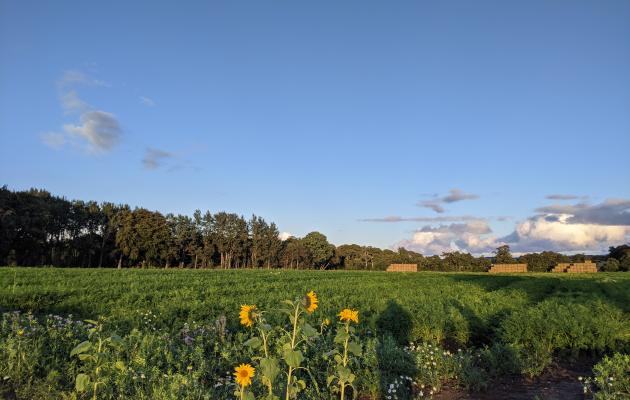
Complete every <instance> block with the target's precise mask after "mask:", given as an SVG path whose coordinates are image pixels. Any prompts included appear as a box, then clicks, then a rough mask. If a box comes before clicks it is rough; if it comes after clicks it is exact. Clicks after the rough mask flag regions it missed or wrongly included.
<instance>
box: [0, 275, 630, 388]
mask: <svg viewBox="0 0 630 400" xmlns="http://www.w3.org/2000/svg"><path fill="white" fill-rule="evenodd" d="M309 290H315V291H316V292H317V294H318V297H319V299H320V303H319V305H320V308H319V309H318V310H317V313H316V314H317V318H324V317H328V318H331V319H333V318H334V316H335V315H336V314H337V313H338V312H339V310H340V309H342V308H346V307H349V308H356V309H358V310H360V314H361V324H360V326H359V334H360V335H362V336H363V337H375V338H378V337H390V338H391V339H392V340H391V341H392V343H397V345H398V346H400V348H401V349H402V346H404V345H407V344H408V343H409V342H416V343H434V344H437V345H440V346H441V347H442V348H445V349H451V350H455V349H456V348H458V347H461V348H463V349H469V350H471V351H477V352H481V353H480V354H481V356H482V357H481V358H480V359H482V360H486V359H487V360H490V361H488V362H487V363H486V364H488V365H490V364H492V366H488V365H480V364H479V362H478V361H474V362H471V365H472V364H475V367H474V368H476V369H471V370H469V371H465V372H464V373H462V374H460V375H466V374H468V375H466V376H477V375H480V376H481V375H483V376H486V377H491V378H492V377H495V376H497V375H500V374H501V373H502V371H503V373H505V372H512V371H513V372H520V373H523V374H526V375H530V376H536V375H539V374H540V373H542V371H544V369H545V368H547V367H548V366H549V365H550V364H551V362H552V360H553V359H554V358H571V357H575V356H579V355H582V354H588V355H591V356H593V355H595V356H597V355H603V354H607V353H612V352H628V351H630V322H629V321H630V318H629V317H630V274H623V273H598V274H584V275H582V274H575V275H573V274H571V275H568V274H550V273H546V274H542V273H540V274H505V275H500V274H499V275H489V274H485V273H433V272H420V273H385V272H355V271H353V272H350V271H277V270H276V271H273V270H272V271H258V270H227V271H223V270H109V269H51V268H0V311H13V310H21V311H23V312H31V313H33V314H34V315H46V314H56V315H63V316H67V315H69V314H72V315H73V318H74V319H97V318H105V320H106V322H107V329H109V330H111V331H113V332H116V333H117V334H120V335H121V336H123V337H125V336H126V335H127V336H133V335H136V336H137V335H138V332H141V333H142V332H147V330H148V328H149V327H150V329H156V330H158V331H162V332H169V333H170V334H172V336H177V335H179V334H180V332H181V330H182V327H184V326H185V324H188V325H190V326H194V325H198V324H200V323H204V322H205V323H213V322H214V321H215V320H216V319H217V318H218V317H220V316H225V317H226V318H227V326H228V328H229V330H230V331H232V332H234V333H237V334H238V335H241V336H242V333H243V332H244V329H243V328H242V327H240V326H239V325H238V309H239V306H240V305H241V304H256V305H257V306H258V307H259V308H262V309H274V308H277V305H278V304H279V303H280V302H281V301H282V300H285V299H291V298H295V297H296V296H301V295H303V294H304V293H306V292H307V291H309ZM147 312H150V313H151V314H152V317H151V321H150V324H148V323H147V320H146V318H144V317H142V316H143V315H146V314H147ZM273 318H274V317H273V316H271V315H270V319H271V322H274V323H281V322H282V321H281V320H280V319H279V318H280V317H277V318H278V320H277V321H274V320H273ZM1 339H2V338H0V340H1ZM245 339H246V337H243V338H242V340H245ZM235 340H236V339H235ZM240 340H241V338H239V339H238V340H237V342H238V341H240ZM379 343H380V342H379ZM383 343H389V342H388V341H384V342H383ZM370 346H372V347H374V348H375V349H380V350H378V352H379V353H378V354H388V353H387V352H390V353H391V354H397V353H396V352H397V351H398V350H396V349H391V350H388V349H385V350H383V344H369V341H368V342H365V343H364V347H365V348H366V349H367V348H369V347H370ZM379 346H380V347H379ZM387 346H389V347H391V346H390V345H387ZM389 347H388V348H389ZM235 348H238V345H236V346H235ZM375 351H376V350H375ZM374 354H376V353H374ZM0 356H1V354H0ZM365 357H368V355H365ZM374 357H376V355H374ZM394 358H396V357H394ZM366 360H367V358H366ZM497 360H502V361H500V362H499V361H497ZM59 362H61V363H62V361H59ZM319 362H321V363H323V364H322V365H325V363H326V361H325V360H320V361H319ZM379 363H381V364H382V362H381V361H379ZM497 363H498V364H497ZM73 368H75V369H76V368H78V367H77V366H74V367H73ZM323 368H324V367H323ZM475 371H476V372H475ZM480 371H481V372H480ZM449 374H451V373H449ZM210 375H211V374H210ZM385 375H387V374H385ZM385 375H384V376H385ZM390 375H391V374H390ZM451 375H452V374H451ZM387 376H389V375H387ZM449 376H450V375H449ZM204 379H206V380H207V379H212V378H208V376H206V377H205V378H204ZM379 379H381V378H379ZM435 379H438V381H439V377H438V378H435ZM367 380H368V381H369V379H367ZM436 382H437V381H436ZM385 383H386V382H383V384H385ZM465 385H466V387H477V386H483V385H478V382H472V383H468V382H467V383H466V384H465ZM370 390H371V391H372V389H370Z"/></svg>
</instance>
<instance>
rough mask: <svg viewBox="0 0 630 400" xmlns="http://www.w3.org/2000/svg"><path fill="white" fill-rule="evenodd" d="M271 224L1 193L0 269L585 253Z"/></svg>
mask: <svg viewBox="0 0 630 400" xmlns="http://www.w3.org/2000/svg"><path fill="white" fill-rule="evenodd" d="M279 233H280V232H279V230H278V228H277V226H276V224H275V223H273V222H267V221H266V220H265V219H263V218H261V217H259V216H256V215H252V216H251V217H250V218H249V219H245V218H244V217H243V216H239V215H237V214H234V213H227V212H223V211H221V212H217V213H214V214H213V213H211V212H209V211H205V212H202V211H200V210H197V211H195V212H194V213H193V215H192V216H187V215H175V214H166V215H164V214H162V213H160V212H157V211H151V210H147V209H145V208H138V207H136V208H131V207H130V206H129V205H126V204H114V203H110V202H102V203H98V202H95V201H87V202H86V201H81V200H67V199H66V198H64V197H59V196H54V195H52V194H50V193H49V192H48V191H45V190H41V189H30V190H25V191H11V190H9V189H8V188H7V187H6V186H4V187H2V188H0V265H20V266H64V267H84V268H92V267H117V268H128V267H142V268H154V267H162V268H172V267H179V268H184V267H186V268H224V269H232V268H267V269H271V268H286V269H353V270H384V269H386V268H387V266H388V265H389V264H393V263H411V264H418V267H419V269H422V270H431V271H485V270H487V269H488V267H489V266H490V264H491V263H492V262H515V261H518V262H527V263H528V264H529V266H530V267H529V268H530V270H531V271H547V270H549V269H550V268H551V267H553V265H555V264H556V263H558V262H576V261H583V260H584V258H585V256H584V255H575V256H566V255H563V254H560V253H555V252H543V253H536V254H526V255H523V256H520V257H518V258H517V259H514V258H513V257H512V256H511V254H510V252H509V247H507V246H503V247H500V248H499V249H497V253H496V255H495V257H490V258H489V257H474V256H473V255H471V254H468V253H463V252H457V251H455V252H448V253H444V254H442V255H441V256H437V255H434V256H430V257H425V256H423V255H422V254H419V253H417V252H414V251H410V250H407V249H404V248H399V249H398V250H397V251H394V250H389V249H379V248H376V247H371V246H360V245H357V244H346V245H341V246H338V247H335V246H334V245H333V244H331V243H329V242H328V240H327V238H326V236H325V235H323V234H321V233H319V232H311V233H309V234H307V235H306V236H304V237H303V238H297V237H290V238H288V239H286V240H281V239H280V237H279ZM624 246H625V247H623V246H619V248H611V256H610V257H609V258H610V259H614V260H616V262H617V264H615V262H613V261H610V263H609V264H610V265H608V263H607V262H606V261H605V258H604V261H605V264H604V267H606V266H609V267H610V268H611V269H612V268H616V269H615V270H628V269H629V264H630V247H629V246H626V245H624Z"/></svg>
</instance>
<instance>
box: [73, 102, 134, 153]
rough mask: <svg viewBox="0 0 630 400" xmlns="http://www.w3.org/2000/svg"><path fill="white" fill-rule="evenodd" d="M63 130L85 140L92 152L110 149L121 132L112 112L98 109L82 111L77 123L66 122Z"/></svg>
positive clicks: (116, 141)
mask: <svg viewBox="0 0 630 400" xmlns="http://www.w3.org/2000/svg"><path fill="white" fill-rule="evenodd" d="M63 130H64V131H65V132H66V133H68V134H70V135H74V136H76V137H78V138H80V139H83V140H85V142H86V143H87V146H88V149H89V150H90V151H92V152H106V151H109V150H111V149H112V148H113V147H114V145H115V144H116V143H118V140H119V138H120V134H121V132H122V130H121V128H120V124H119V123H118V120H117V119H116V116H115V115H114V114H110V113H107V112H105V111H98V110H95V111H87V112H84V113H83V114H81V117H80V123H79V124H77V125H75V124H66V125H64V126H63Z"/></svg>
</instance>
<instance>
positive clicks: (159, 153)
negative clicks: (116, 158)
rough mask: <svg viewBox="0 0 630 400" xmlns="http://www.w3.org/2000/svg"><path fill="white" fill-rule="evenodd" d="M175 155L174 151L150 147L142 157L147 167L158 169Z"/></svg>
mask: <svg viewBox="0 0 630 400" xmlns="http://www.w3.org/2000/svg"><path fill="white" fill-rule="evenodd" d="M173 156H174V155H173V153H169V152H167V151H164V150H160V149H154V148H150V147H149V148H148V149H147V151H146V153H145V155H144V158H142V164H143V165H144V168H146V169H158V168H160V167H161V166H163V165H164V163H165V162H166V161H167V160H168V159H170V158H172V157H173Z"/></svg>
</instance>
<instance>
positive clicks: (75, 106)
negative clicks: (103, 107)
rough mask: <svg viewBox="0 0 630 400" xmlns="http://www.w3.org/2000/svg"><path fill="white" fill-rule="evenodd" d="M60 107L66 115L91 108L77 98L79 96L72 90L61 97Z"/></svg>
mask: <svg viewBox="0 0 630 400" xmlns="http://www.w3.org/2000/svg"><path fill="white" fill-rule="evenodd" d="M61 105H62V106H63V108H64V109H65V111H66V113H73V112H82V111H86V110H89V109H91V108H92V107H91V106H90V105H89V104H88V103H86V102H85V101H83V100H82V99H81V98H79V95H78V94H77V92H76V91H74V90H71V91H69V92H67V93H64V94H62V95H61Z"/></svg>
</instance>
